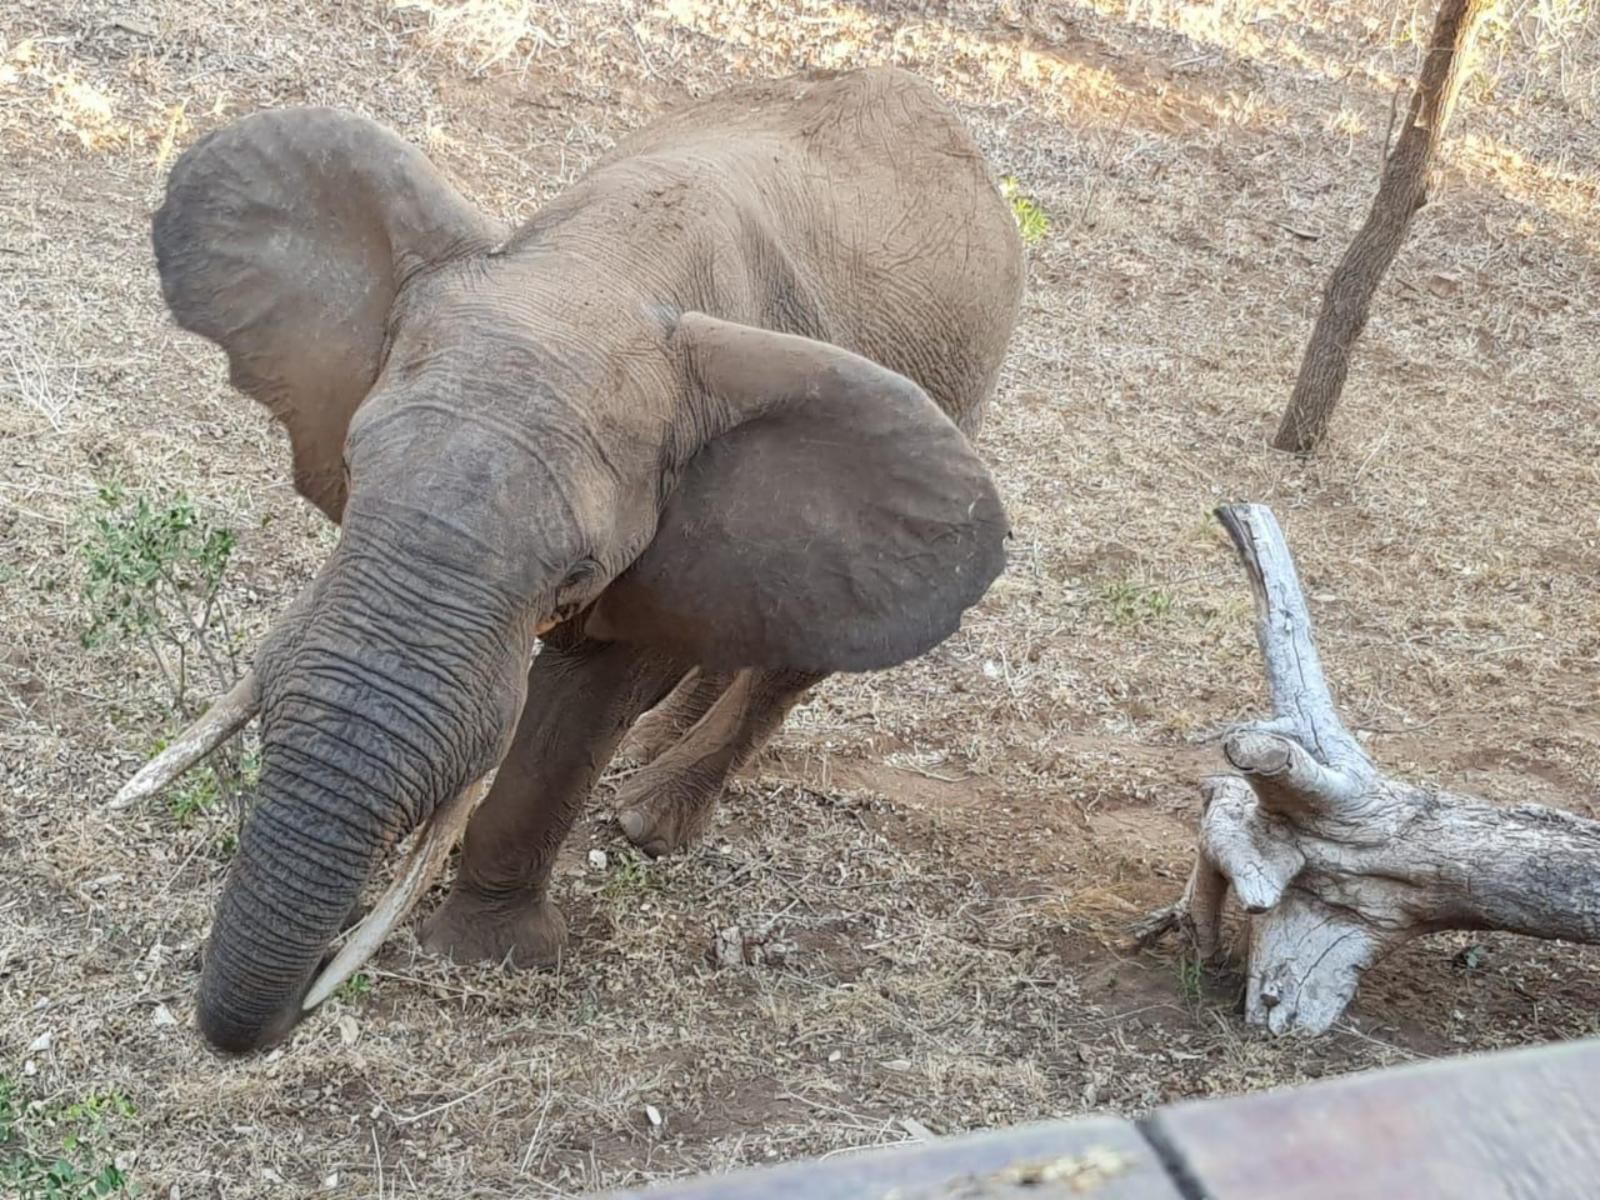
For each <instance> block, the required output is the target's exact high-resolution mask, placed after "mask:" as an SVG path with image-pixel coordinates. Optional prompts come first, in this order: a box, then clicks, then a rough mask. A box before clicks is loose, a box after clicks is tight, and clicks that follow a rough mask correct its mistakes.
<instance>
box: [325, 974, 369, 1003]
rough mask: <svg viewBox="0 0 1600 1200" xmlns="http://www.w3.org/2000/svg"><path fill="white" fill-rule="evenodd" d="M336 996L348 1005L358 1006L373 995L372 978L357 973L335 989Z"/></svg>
mask: <svg viewBox="0 0 1600 1200" xmlns="http://www.w3.org/2000/svg"><path fill="white" fill-rule="evenodd" d="M333 994H334V996H335V997H337V998H338V999H340V1000H342V1001H344V1003H346V1004H356V1003H359V1002H360V1001H362V1000H365V999H366V998H367V997H368V996H370V995H372V976H370V975H368V974H367V973H366V972H365V971H357V972H356V973H355V974H354V975H352V976H350V978H349V979H346V980H345V981H344V982H343V983H341V984H340V985H339V986H338V987H337V988H335V989H334V992H333Z"/></svg>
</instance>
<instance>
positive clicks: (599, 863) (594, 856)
mask: <svg viewBox="0 0 1600 1200" xmlns="http://www.w3.org/2000/svg"><path fill="white" fill-rule="evenodd" d="M589 865H590V866H591V867H593V868H594V869H595V870H596V871H604V870H605V869H606V852H605V851H604V850H591V851H589Z"/></svg>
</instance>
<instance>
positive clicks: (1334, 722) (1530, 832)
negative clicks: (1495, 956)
mask: <svg viewBox="0 0 1600 1200" xmlns="http://www.w3.org/2000/svg"><path fill="white" fill-rule="evenodd" d="M1217 516H1218V517H1219V519H1220V520H1221V521H1222V523H1223V525H1224V526H1225V527H1226V528H1227V530H1228V533H1229V535H1230V536H1231V537H1232V538H1233V542H1234V546H1235V547H1236V548H1237V550H1238V552H1239V558H1240V561H1241V562H1242V563H1243V565H1244V568H1245V571H1246V573H1247V574H1248V575H1249V577H1250V584H1251V589H1252V591H1253V592H1254V593H1255V600H1256V637H1257V641H1258V642H1259V644H1260V646H1261V653H1262V657H1263V658H1264V659H1265V661H1266V673H1267V684H1268V691H1269V693H1270V695H1271V699H1272V709H1273V716H1272V718H1271V719H1270V720H1267V721H1262V722H1258V723H1255V724H1252V725H1248V726H1245V727H1243V728H1241V729H1238V730H1236V731H1234V732H1233V733H1232V734H1231V735H1230V736H1229V737H1228V738H1227V739H1226V741H1225V742H1224V745H1223V752H1224V754H1225V755H1226V756H1227V759H1228V762H1229V763H1230V764H1231V765H1232V766H1233V768H1234V769H1235V770H1236V771H1237V772H1238V774H1235V775H1222V776H1214V777H1212V778H1209V779H1207V780H1205V781H1204V783H1203V784H1202V791H1203V794H1204V810H1203V815H1202V817H1201V823H1200V846H1199V854H1198V856H1197V859H1196V862H1195V866H1194V870H1193V872H1192V874H1191V875H1190V879H1189V884H1188V886H1187V888H1185V890H1184V894H1183V896H1182V898H1181V899H1180V900H1179V901H1178V903H1177V904H1175V905H1173V906H1172V907H1171V908H1169V909H1166V910H1163V911H1162V912H1160V913H1156V914H1154V915H1153V916H1152V917H1151V918H1150V919H1149V920H1147V921H1146V922H1145V923H1144V924H1143V925H1142V926H1141V927H1140V928H1139V929H1138V930H1137V931H1136V934H1137V936H1138V938H1139V940H1140V941H1141V943H1142V944H1145V945H1149V944H1151V943H1152V942H1154V941H1155V940H1156V939H1157V938H1159V937H1161V936H1162V935H1164V934H1166V933H1168V932H1170V931H1172V930H1174V929H1178V928H1184V929H1187V930H1188V931H1190V932H1191V934H1192V936H1193V938H1194V941H1195V945H1196V948H1197V949H1198V951H1199V952H1200V954H1201V955H1202V956H1203V957H1204V958H1206V959H1207V960H1215V959H1216V957H1217V955H1218V953H1219V949H1220V941H1221V937H1220V934H1221V919H1222V909H1223V901H1224V900H1225V898H1226V896H1227V894H1228V892H1229V890H1230V889H1231V890H1232V892H1233V894H1234V895H1235V897H1236V898H1237V899H1238V900H1239V903H1240V904H1241V905H1242V906H1243V908H1244V909H1245V911H1246V913H1247V914H1248V918H1247V919H1248V921H1249V948H1248V966H1247V978H1248V984H1247V990H1246V993H1245V1018H1246V1020H1247V1021H1249V1022H1250V1023H1251V1024H1254V1025H1264V1026H1266V1027H1267V1028H1268V1029H1270V1030H1271V1031H1272V1032H1274V1033H1286V1032H1289V1031H1291V1030H1299V1031H1303V1032H1308V1033H1322V1032H1324V1031H1326V1030H1327V1029H1328V1028H1329V1027H1330V1026H1332V1024H1333V1023H1334V1022H1335V1021H1336V1020H1338V1019H1339V1017H1340V1016H1341V1015H1342V1014H1343V1012H1344V1010H1345V1008H1346V1007H1347V1006H1348V1005H1349V1003H1350V1001H1351V999H1352V998H1353V997H1354V995H1355V992H1356V988H1357V986H1358V985H1359V983H1360V980H1361V973H1362V972H1363V971H1365V970H1366V969H1367V968H1368V967H1370V966H1371V965H1372V964H1373V963H1375V962H1377V961H1378V960H1379V959H1380V958H1382V957H1383V956H1384V955H1385V954H1388V953H1389V952H1390V951H1392V950H1393V949H1394V948H1395V947H1396V946H1399V945H1400V944H1402V943H1403V942H1406V941H1408V940H1410V939H1411V938H1414V937H1417V936H1419V935H1421V934H1425V933H1433V932H1437V931H1440V930H1445V929H1493V930H1504V931H1508V932H1511V933H1520V934H1525V935H1527V936H1529V937H1538V938H1559V939H1563V940H1567V941H1576V942H1600V822H1597V821H1592V820H1587V819H1584V818H1582V817H1577V816H1574V815H1572V814H1571V813H1566V812H1562V811H1560V810H1557V809H1551V808H1543V807H1539V806H1536V805H1521V806H1517V807H1503V806H1499V805H1495V804H1492V803H1490V802H1488V801H1486V800H1481V799H1478V798H1476V797H1473V796H1463V795H1457V794H1454V793H1451V792H1442V791H1436V790H1433V789H1429V788H1422V787H1417V786H1413V785H1411V784H1407V783H1403V782H1400V781H1397V780H1392V779H1388V778H1386V777H1384V776H1383V775H1382V774H1381V772H1380V771H1379V770H1378V768H1377V766H1376V765H1375V764H1374V763H1373V761H1372V760H1371V758H1370V757H1368V755H1367V753H1366V751H1365V750H1364V749H1363V748H1362V746H1361V744H1360V743H1359V742H1358V741H1357V740H1356V739H1355V738H1354V737H1353V736H1352V735H1351V734H1350V732H1349V730H1347V729H1346V728H1345V726H1344V723H1343V722H1342V721H1341V720H1340V719H1339V715H1338V711H1337V710H1336V709H1335V708H1334V704H1333V697H1332V695H1331V693H1330V692H1329V689H1328V684H1327V680H1326V679H1325V677H1324V676H1323V673H1322V665H1321V662H1320V660H1319V658H1318V656H1317V651H1316V646H1315V644H1314V642H1313V640H1312V631H1311V616H1310V612H1309V610H1308V609H1307V607H1306V602H1305V594H1304V592H1303V591H1302V590H1301V587H1300V581H1299V578H1298V576H1297V574H1296V572H1295V568H1294V560H1293V559H1292V558H1291V556H1290V554H1289V547H1288V544H1287V543H1286V542H1285V541H1284V537H1283V531H1282V530H1281V529H1280V528H1279V526H1278V522H1277V519H1276V518H1275V517H1274V516H1273V515H1272V510H1271V509H1269V508H1266V507H1265V506H1262V505H1234V506H1229V507H1225V508H1222V509H1219V510H1218V512H1217Z"/></svg>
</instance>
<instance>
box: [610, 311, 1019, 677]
mask: <svg viewBox="0 0 1600 1200" xmlns="http://www.w3.org/2000/svg"><path fill="white" fill-rule="evenodd" d="M676 338H677V342H678V344H679V346H680V348H681V350H682V352H683V354H684V356H685V363H686V367H687V370H688V373H689V376H690V380H691V389H692V391H693V392H694V394H695V396H696V400H697V403H696V406H695V407H696V409H697V411H698V413H699V417H698V422H699V425H700V427H701V428H702V429H704V428H707V427H708V426H709V427H710V428H712V429H717V428H719V427H722V428H723V429H724V431H723V432H721V433H720V434H718V435H717V436H714V437H712V438H711V439H710V440H709V441H708V442H707V443H706V444H705V445H704V446H703V447H701V448H700V450H699V451H698V453H696V454H695V455H694V457H693V458H692V459H690V460H689V462H688V464H687V466H686V467H685V469H684V471H683V474H682V477H681V478H680V480H679V482H678V485H677V487H676V489H675V490H674V491H673V493H672V495H671V497H670V498H669V500H668V501H667V504H666V506H665V508H664V510H663V512H662V515H661V521H660V524H659V526H658V528H657V532H656V535H655V538H654V540H653V541H652V542H651V543H650V545H649V546H648V547H647V548H646V549H645V551H644V553H643V554H642V555H641V556H640V557H639V558H638V559H637V560H636V561H635V562H634V564H633V565H632V566H631V567H630V568H629V569H628V570H627V571H625V572H624V573H623V574H622V575H620V576H619V577H618V578H617V579H616V581H615V582H614V583H612V585H611V586H610V587H609V588H608V589H607V590H606V591H605V592H604V593H603V594H602V595H601V597H600V599H599V600H598V601H597V602H596V604H595V606H594V608H593V610H592V611H591V614H590V616H589V618H588V620H587V623H586V625H585V629H586V630H587V632H589V633H590V634H592V635H594V636H596V637H601V638H609V639H613V640H624V641H637V642H641V643H647V644H651V645H656V646H660V647H662V648H664V649H669V650H672V651H674V652H676V653H678V654H681V655H683V656H684V657H686V658H689V659H692V660H693V661H695V662H697V663H701V664H704V665H707V666H711V667H714V668H717V669H735V668H744V667H773V668H787V669H792V670H801V671H815V672H832V671H869V670H877V669H880V668H884V667H889V666H893V665H895V664H897V663H901V662H905V661H906V660H908V659H911V658H915V657H916V656H917V655H919V654H922V653H924V652H925V651H927V650H930V649H932V648H933V647H934V646H936V645H937V644H938V643H940V642H941V641H943V640H944V639H945V638H947V637H948V636H950V634H952V633H953V632H955V630H956V629H957V627H958V626H959V625H960V622H961V614H962V613H963V612H965V611H966V610H967V609H968V608H970V607H971V606H972V605H974V604H976V603H977V602H978V600H979V599H981V598H982V596H983V594H984V592H986V591H987V590H988V587H989V585H990V584H991V583H992V582H993V581H994V579H995V577H996V576H998V575H999V574H1000V572H1001V570H1002V569H1003V568H1004V566H1005V540H1006V536H1007V533H1008V525H1007V521H1006V514H1005V510H1004V507H1003V506H1002V504H1001V501H1000V496H999V493H998V491H997V490H996V488H995V484H994V480H993V479H992V478H991V476H990V474H989V472H988V470H987V469H986V468H985V466H984V464H983V463H982V461H981V460H980V459H979V458H978V456H977V454H976V453H975V452H974V451H973V449H972V446H971V444H970V443H969V442H968V441H967V438H966V436H965V435H964V434H963V433H962V432H961V430H960V429H958V428H957V427H956V425H955V423H954V422H953V421H951V420H950V418H949V417H947V416H946V415H945V414H944V413H943V412H942V411H940V409H939V407H938V406H937V405H936V404H934V403H933V401H932V400H931V399H929V397H928V395H927V393H925V392H924V391H923V390H922V389H921V388H920V387H918V386H917V385H916V384H915V383H913V382H912V381H911V380H909V379H907V378H905V377H904V376H903V375H898V374H896V373H895V372H893V371H890V370H888V369H886V368H884V367H881V366H879V365H877V364H876V363H873V362H870V361H868V360H867V359H865V358H862V357H860V356H859V355H855V354H851V353H849V352H848V351H846V350H842V349H840V348H839V347H837V346H832V345H829V344H827V343H823V342H817V341H812V340H810V339H808V338H801V337H794V336H791V335H787V334H779V333H772V332H769V331H767V330H762V329H752V328H750V327H748V326H742V325H734V324H731V323H729V322H726V321H719V320H715V319H713V318H710V317H706V316H702V315H700V314H688V315H686V316H684V317H683V318H681V319H680V324H679V326H678V331H677V334H676Z"/></svg>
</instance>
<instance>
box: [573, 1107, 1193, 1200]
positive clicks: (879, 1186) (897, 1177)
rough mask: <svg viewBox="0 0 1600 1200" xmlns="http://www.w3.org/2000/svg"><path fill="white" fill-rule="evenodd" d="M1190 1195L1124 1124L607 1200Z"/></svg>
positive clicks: (951, 1142)
mask: <svg viewBox="0 0 1600 1200" xmlns="http://www.w3.org/2000/svg"><path fill="white" fill-rule="evenodd" d="M735 1197H737V1198H738V1200H1183V1198H1182V1196H1181V1194H1180V1193H1179V1192H1178V1191H1177V1190H1176V1189H1175V1188H1174V1187H1173V1186H1172V1184H1171V1183H1170V1182H1169V1181H1168V1179H1167V1175H1166V1171H1165V1169H1164V1168H1163V1167H1162V1165H1161V1162H1160V1160H1159V1159H1157V1158H1156V1156H1155V1154H1154V1153H1153V1152H1152V1151H1151V1149H1150V1146H1149V1144H1148V1143H1147V1142H1146V1141H1145V1140H1144V1138H1143V1137H1142V1136H1141V1135H1140V1134H1139V1131H1138V1129H1136V1128H1135V1127H1134V1126H1133V1125H1131V1124H1129V1123H1128V1122H1126V1121H1119V1120H1114V1119H1111V1118H1106V1117H1102V1118H1090V1119H1086V1120H1082V1121H1070V1122H1053V1123H1050V1124H1043V1125H1024V1126H1020V1127H1018V1128H1016V1129H1005V1130H999V1131H996V1132H991V1133H979V1134H972V1135H970V1136H966V1137H959V1138H949V1139H939V1140H937V1141H934V1142H924V1143H917V1144H913V1145H907V1146H897V1147H894V1148H891V1149H887V1150H876V1151H866V1152H863V1153H860V1154H853V1155H849V1156H847V1157H839V1158H831V1159H828V1160H827V1161H825V1162H802V1163H791V1164H788V1165H785V1166H781V1167H773V1168H770V1169H763V1170H751V1171H739V1172H736V1173H733V1174H728V1175H720V1176H702V1177H700V1178H698V1179H694V1180H691V1181H689V1182H686V1183H679V1184H668V1185H666V1186H664V1187H659V1188H650V1189H647V1190H644V1191H637V1192H619V1193H613V1194H612V1195H611V1196H610V1197H608V1198H604V1200H625V1198H626V1200H734V1198H735Z"/></svg>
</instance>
